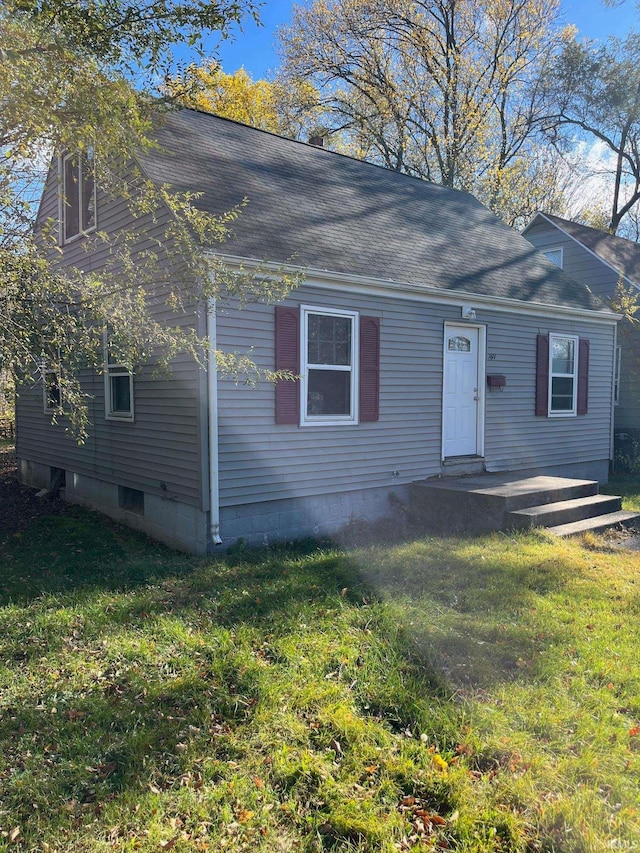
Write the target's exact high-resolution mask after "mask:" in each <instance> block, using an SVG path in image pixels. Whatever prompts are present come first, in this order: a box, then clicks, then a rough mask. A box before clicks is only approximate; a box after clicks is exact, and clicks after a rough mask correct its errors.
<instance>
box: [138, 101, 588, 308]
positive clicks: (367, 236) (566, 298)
mask: <svg viewBox="0 0 640 853" xmlns="http://www.w3.org/2000/svg"><path fill="white" fill-rule="evenodd" d="M157 139H158V142H159V143H160V146H161V148H160V150H154V151H152V152H150V153H146V154H145V155H144V156H143V157H142V158H141V159H142V165H143V167H144V169H145V171H146V172H147V174H148V176H149V177H150V178H151V179H152V180H154V181H156V182H157V183H166V184H169V185H171V186H172V188H173V189H175V190H190V191H193V192H199V193H202V196H201V197H200V199H199V200H198V202H197V203H198V205H199V206H200V207H201V208H202V209H204V210H207V211H209V212H211V213H216V214H219V213H223V212H224V211H226V210H229V209H230V208H231V207H233V206H234V205H236V204H237V203H238V202H240V201H241V200H242V199H243V198H247V199H248V204H247V206H246V208H245V209H244V210H243V212H242V213H241V215H240V217H239V219H238V220H237V222H236V223H234V237H233V238H232V239H231V240H229V241H228V242H226V243H225V244H224V247H223V248H224V252H225V253H226V254H230V255H234V256H239V257H243V258H252V259H257V260H266V261H273V262H277V263H287V262H289V263H293V264H295V265H296V266H300V267H303V268H305V269H309V270H325V271H330V272H336V273H345V274H348V275H357V276H368V277H372V278H375V279H379V280H385V281H394V282H398V283H404V284H409V285H413V286H416V285H417V286H421V285H422V286H428V287H436V288H440V289H442V290H443V291H453V292H456V293H460V294H461V295H462V294H481V295H486V296H494V297H503V298H508V299H517V300H524V301H526V302H532V303H541V304H548V305H554V306H558V305H559V306H564V307H569V308H580V309H590V310H598V311H602V310H605V309H604V308H603V307H602V305H601V303H600V302H599V301H598V300H597V299H596V298H595V297H594V296H593V295H592V294H591V293H590V292H589V291H588V290H587V288H585V287H583V286H582V285H579V284H576V282H575V281H574V280H573V279H571V278H569V276H567V275H566V274H565V273H563V272H562V271H561V270H559V269H558V268H557V267H556V266H555V265H554V264H552V263H551V262H549V261H547V260H546V258H544V257H543V256H542V255H540V254H539V253H538V252H537V251H536V250H535V249H533V248H532V246H531V244H530V243H529V242H528V241H527V240H525V239H524V237H522V236H520V234H518V233H517V232H516V231H514V230H513V229H511V228H509V227H508V226H507V225H505V224H504V223H502V222H501V221H500V220H499V219H497V217H496V216H494V214H493V213H491V212H490V211H489V210H488V209H487V208H485V207H484V206H483V205H482V204H480V202H479V201H477V200H476V199H475V198H474V197H473V196H471V195H470V194H468V193H464V192H459V191H457V190H451V189H447V188H445V187H442V186H439V185H437V184H432V183H429V182H428V181H423V180H420V179H418V178H413V177H410V176H407V175H404V174H401V173H399V172H394V171H391V170H388V169H384V168H382V167H380V166H375V165H372V164H370V163H365V162H362V161H359V160H355V159H353V158H351V157H346V156H344V155H340V154H336V153H334V152H331V151H328V150H325V149H322V148H319V147H316V146H313V145H308V144H306V143H301V142H296V141H293V140H290V139H285V138H283V137H280V136H276V135H274V134H271V133H266V132H265V131H261V130H257V129H255V128H252V127H247V126H246V125H242V124H239V123H237V122H233V121H230V120H228V119H223V118H220V117H218V116H214V115H210V114H207V113H202V112H198V111H194V110H182V111H180V112H176V113H169V114H168V115H167V116H166V119H165V120H164V122H163V123H162V125H161V126H160V127H159V128H158V131H157Z"/></svg>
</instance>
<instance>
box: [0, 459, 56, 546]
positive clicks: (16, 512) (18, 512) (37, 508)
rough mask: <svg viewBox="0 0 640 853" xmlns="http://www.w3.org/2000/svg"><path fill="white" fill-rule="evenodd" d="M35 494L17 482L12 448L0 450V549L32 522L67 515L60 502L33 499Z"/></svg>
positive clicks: (33, 490) (34, 490) (32, 490)
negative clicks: (43, 516)
mask: <svg viewBox="0 0 640 853" xmlns="http://www.w3.org/2000/svg"><path fill="white" fill-rule="evenodd" d="M36 491H37V490H36V489H29V488H27V487H26V486H21V485H20V483H19V482H18V476H17V469H16V454H15V451H14V450H13V448H8V449H4V450H0V546H1V545H2V544H3V543H4V542H6V540H7V539H8V538H9V537H10V536H15V534H16V533H20V532H21V531H22V530H24V529H25V528H26V527H27V526H28V525H29V524H30V522H31V521H33V519H34V518H39V517H40V516H42V515H61V514H62V513H66V512H68V511H69V506H68V504H65V503H64V501H62V500H60V499H59V498H56V499H54V500H50V499H47V498H37V497H36Z"/></svg>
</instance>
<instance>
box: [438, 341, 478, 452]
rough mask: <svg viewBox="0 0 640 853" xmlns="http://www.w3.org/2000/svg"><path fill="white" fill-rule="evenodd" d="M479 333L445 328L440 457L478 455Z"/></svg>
mask: <svg viewBox="0 0 640 853" xmlns="http://www.w3.org/2000/svg"><path fill="white" fill-rule="evenodd" d="M480 343H481V339H480V329H478V328H473V327H470V326H450V325H447V326H445V330H444V382H443V387H444V399H443V401H442V405H443V417H442V445H443V454H442V455H443V457H444V458H447V457H449V456H473V455H475V454H478V453H479V452H480V447H479V444H480V433H479V430H478V414H479V406H480V401H481V397H482V388H481V385H480V376H481V373H480V366H481V365H480Z"/></svg>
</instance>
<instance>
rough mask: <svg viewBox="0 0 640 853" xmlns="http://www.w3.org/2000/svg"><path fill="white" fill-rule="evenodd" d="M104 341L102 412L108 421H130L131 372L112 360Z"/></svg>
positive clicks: (131, 407) (131, 415)
mask: <svg viewBox="0 0 640 853" xmlns="http://www.w3.org/2000/svg"><path fill="white" fill-rule="evenodd" d="M112 358H113V356H112V354H111V353H110V352H109V347H108V346H107V345H106V343H105V369H104V413H105V417H106V419H107V420H108V421H132V420H133V419H134V408H133V373H132V372H131V371H130V370H129V368H128V367H125V366H124V365H123V364H118V363H116V362H113V361H112V360H111V359H112Z"/></svg>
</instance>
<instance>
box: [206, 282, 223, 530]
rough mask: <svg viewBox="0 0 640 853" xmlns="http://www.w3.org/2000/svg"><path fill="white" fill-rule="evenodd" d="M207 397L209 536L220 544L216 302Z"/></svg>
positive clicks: (211, 310)
mask: <svg viewBox="0 0 640 853" xmlns="http://www.w3.org/2000/svg"><path fill="white" fill-rule="evenodd" d="M207 340H208V344H209V349H208V352H207V392H208V393H207V397H208V406H207V411H208V423H209V497H210V500H209V518H210V523H209V536H210V539H211V542H212V543H213V544H214V545H220V544H222V539H221V538H220V484H219V481H218V367H217V364H216V350H217V348H218V345H217V336H216V303H215V300H214V299H211V300H210V301H209V304H208V305H207Z"/></svg>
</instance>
